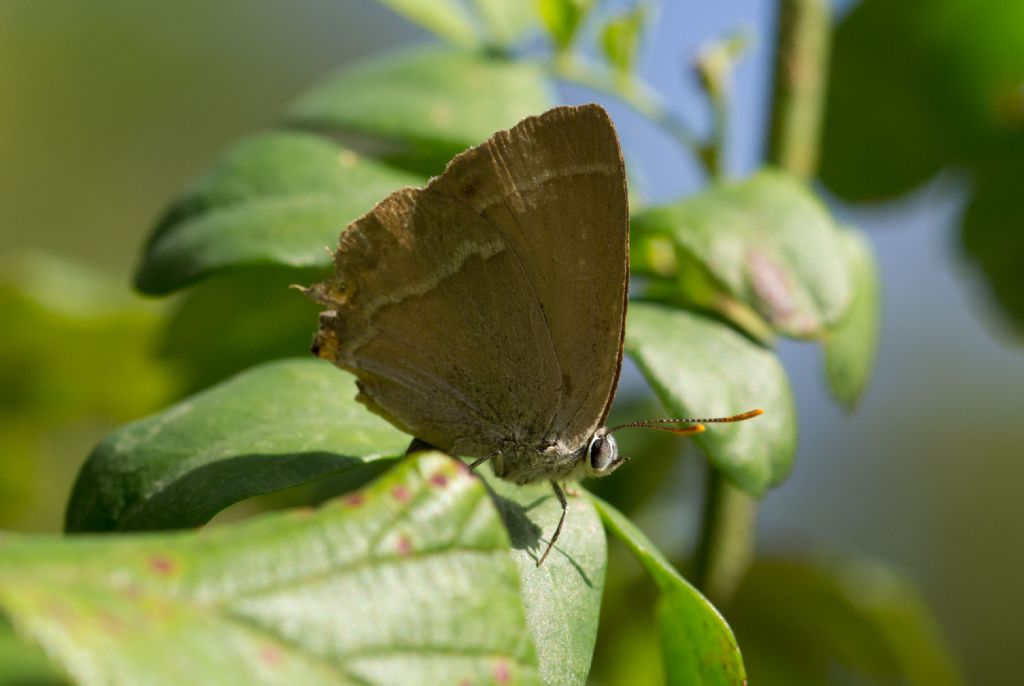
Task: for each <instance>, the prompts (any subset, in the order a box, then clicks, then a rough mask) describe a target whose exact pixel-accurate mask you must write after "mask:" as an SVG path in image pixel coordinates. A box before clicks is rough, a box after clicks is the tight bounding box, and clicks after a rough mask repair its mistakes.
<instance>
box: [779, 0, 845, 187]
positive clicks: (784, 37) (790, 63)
mask: <svg viewBox="0 0 1024 686" xmlns="http://www.w3.org/2000/svg"><path fill="white" fill-rule="evenodd" d="M830 23H831V22H830V17H829V9H828V2H827V0H780V3H779V47H778V50H777V51H776V55H775V92H774V96H773V98H772V119H771V122H772V127H771V135H770V137H769V139H768V155H767V157H768V161H769V162H771V163H772V164H774V165H776V166H779V167H781V168H783V169H785V170H786V171H789V172H791V173H793V174H795V175H797V176H799V177H801V178H804V179H809V178H811V177H813V176H814V173H815V171H816V169H817V165H818V147H819V145H818V143H819V133H820V130H821V115H822V108H823V106H824V101H825V88H826V83H825V79H826V68H827V66H828V53H829V38H830V33H829V32H830V30H831V26H830Z"/></svg>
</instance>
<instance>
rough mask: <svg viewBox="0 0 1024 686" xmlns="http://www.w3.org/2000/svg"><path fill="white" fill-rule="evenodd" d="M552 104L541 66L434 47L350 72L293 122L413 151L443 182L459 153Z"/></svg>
mask: <svg viewBox="0 0 1024 686" xmlns="http://www.w3.org/2000/svg"><path fill="white" fill-rule="evenodd" d="M551 103H552V96H551V93H550V86H549V85H548V84H547V82H546V81H545V78H544V74H543V71H542V70H541V68H540V67H539V66H538V65H536V64H533V63H531V62H525V61H515V62H514V61H509V60H505V59H500V58H495V57H488V56H486V55H484V54H481V53H471V52H459V51H455V50H447V49H439V48H433V47H431V48H416V49H410V50H404V51H401V52H397V53H391V54H388V55H385V56H383V57H380V58H377V59H373V60H370V61H367V62H363V63H361V64H359V65H356V66H354V67H347V68H346V69H344V70H343V71H342V72H340V73H339V74H338V75H337V76H336V77H335V78H333V79H330V80H329V81H328V82H327V83H326V84H325V85H324V86H322V87H320V88H318V89H316V90H314V91H313V92H312V93H310V94H309V95H307V96H305V97H304V98H302V99H300V100H299V102H298V103H297V104H296V105H295V107H293V108H292V109H291V111H290V113H289V116H288V119H289V121H290V122H291V123H293V124H298V125H301V126H309V127H314V128H316V129H320V130H328V131H333V132H342V133H347V134H360V135H363V136H369V137H371V138H374V139H382V140H384V141H389V142H391V143H392V144H396V145H400V146H404V147H405V148H413V149H415V150H417V151H418V152H419V154H421V155H424V156H426V157H427V158H428V160H427V162H426V163H425V164H427V166H428V167H429V171H430V172H431V173H435V174H436V173H439V172H440V171H441V169H442V168H443V165H444V163H445V162H447V161H448V159H450V158H451V157H452V156H453V155H455V154H456V153H459V152H461V151H462V150H464V149H466V148H468V147H469V146H471V145H476V144H478V143H481V142H483V141H484V140H485V139H486V138H487V137H488V136H490V135H491V134H492V133H494V131H496V130H497V129H502V128H508V127H510V126H512V125H514V124H515V123H516V122H518V121H519V120H520V119H522V118H524V117H526V116H529V115H531V114H540V113H541V112H543V111H544V110H546V109H548V108H549V107H550V106H551Z"/></svg>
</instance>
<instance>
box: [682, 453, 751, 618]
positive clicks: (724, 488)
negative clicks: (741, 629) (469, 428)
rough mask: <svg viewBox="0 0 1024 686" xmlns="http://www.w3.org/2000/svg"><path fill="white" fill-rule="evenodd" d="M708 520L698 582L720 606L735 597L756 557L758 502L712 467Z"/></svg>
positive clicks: (696, 567)
mask: <svg viewBox="0 0 1024 686" xmlns="http://www.w3.org/2000/svg"><path fill="white" fill-rule="evenodd" d="M706 488H707V491H706V496H705V498H706V499H705V501H704V520H703V529H702V531H701V538H700V542H699V544H698V547H697V554H696V558H695V560H694V583H696V584H697V587H698V588H699V589H701V591H702V592H703V593H704V595H705V596H706V597H707V598H708V600H710V601H711V602H712V603H713V604H714V605H715V606H716V607H718V608H719V609H722V608H723V607H724V606H726V605H728V603H729V601H730V600H731V599H732V595H733V593H734V592H735V591H736V587H737V586H738V585H739V582H740V581H741V580H742V579H743V574H744V572H746V570H747V567H748V566H749V565H750V562H751V560H752V559H753V556H754V530H755V528H756V527H755V525H756V523H757V502H756V501H755V500H754V499H753V498H752V497H750V496H749V495H747V494H746V493H744V492H743V491H741V490H739V489H738V488H736V487H735V486H733V485H732V484H730V483H729V482H728V481H726V480H725V477H724V476H722V474H721V472H719V471H718V470H717V469H715V468H714V467H713V466H709V467H708V474H707V486H706Z"/></svg>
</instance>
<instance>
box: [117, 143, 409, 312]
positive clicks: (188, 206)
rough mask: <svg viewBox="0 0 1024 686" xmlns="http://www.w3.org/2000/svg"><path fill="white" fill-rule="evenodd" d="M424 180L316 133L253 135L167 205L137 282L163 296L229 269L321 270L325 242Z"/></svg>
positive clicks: (329, 242) (330, 242) (332, 243)
mask: <svg viewBox="0 0 1024 686" xmlns="http://www.w3.org/2000/svg"><path fill="white" fill-rule="evenodd" d="M422 180H423V179H422V177H419V176H415V175H412V174H409V173H407V172H403V171H399V170H397V169H395V168H393V167H389V166H387V165H384V164H381V163H380V162H377V161H374V160H373V159H370V158H367V157H365V156H363V155H359V154H357V153H355V152H353V151H352V150H349V149H348V148H345V147H343V146H341V145H339V144H337V143H335V142H333V141H331V140H329V139H327V138H324V137H321V136H317V135H314V134H309V133H297V132H285V131H277V132H271V133H266V134H261V135H257V136H253V137H252V138H249V139H247V140H245V141H243V142H242V143H240V144H239V145H237V146H236V147H235V148H234V149H233V150H231V151H230V152H229V153H228V154H227V156H226V157H225V158H224V159H223V160H222V161H221V162H220V163H219V164H218V165H217V166H216V167H215V168H214V169H213V170H212V171H211V172H210V173H209V174H208V175H207V176H205V177H204V178H203V179H201V180H200V181H198V182H197V183H196V184H194V185H193V187H192V188H190V189H189V190H188V191H187V192H186V193H185V194H184V195H183V196H182V197H181V198H180V199H179V200H178V201H177V202H176V203H175V204H174V205H173V206H172V207H171V209H170V210H169V211H168V213H167V215H166V216H165V217H164V219H163V220H162V221H161V222H160V224H159V226H158V227H157V229H156V230H155V232H154V234H153V236H152V237H151V238H150V240H149V242H148V244H147V246H146V250H145V253H144V255H143V260H142V264H141V265H140V266H139V269H138V272H137V274H136V277H135V282H136V286H137V287H138V288H139V289H140V290H142V291H143V292H146V293H153V294H161V293H168V292H170V291H173V290H176V289H179V288H182V287H183V286H186V285H188V284H190V283H192V282H194V281H196V280H198V279H200V278H203V277H205V276H209V275H210V274H213V273H216V272H220V271H223V270H227V269H236V268H239V267H251V266H261V265H271V266H274V265H280V266H288V267H325V266H328V265H330V254H329V252H328V251H327V250H325V249H324V248H325V246H327V247H333V246H335V245H336V244H337V241H338V235H339V234H340V233H341V231H342V229H344V228H345V226H347V225H348V223H349V222H350V221H352V220H353V219H356V218H357V217H359V216H360V215H362V214H363V213H364V212H366V211H367V210H369V209H370V208H371V207H373V205H374V204H375V203H376V202H377V201H379V200H380V199H381V198H383V197H384V196H386V195H387V194H388V193H390V192H391V191H393V190H395V189H397V188H400V187H402V186H409V185H419V184H420V183H422Z"/></svg>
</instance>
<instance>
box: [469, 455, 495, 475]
mask: <svg viewBox="0 0 1024 686" xmlns="http://www.w3.org/2000/svg"><path fill="white" fill-rule="evenodd" d="M492 457H494V455H485V456H484V457H478V458H476V459H475V460H473V461H472V462H471V463H470V464H469V471H471V472H475V471H476V468H477V467H479V466H480V465H482V464H483V463H484V462H487V460H489V459H491V458H492Z"/></svg>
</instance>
